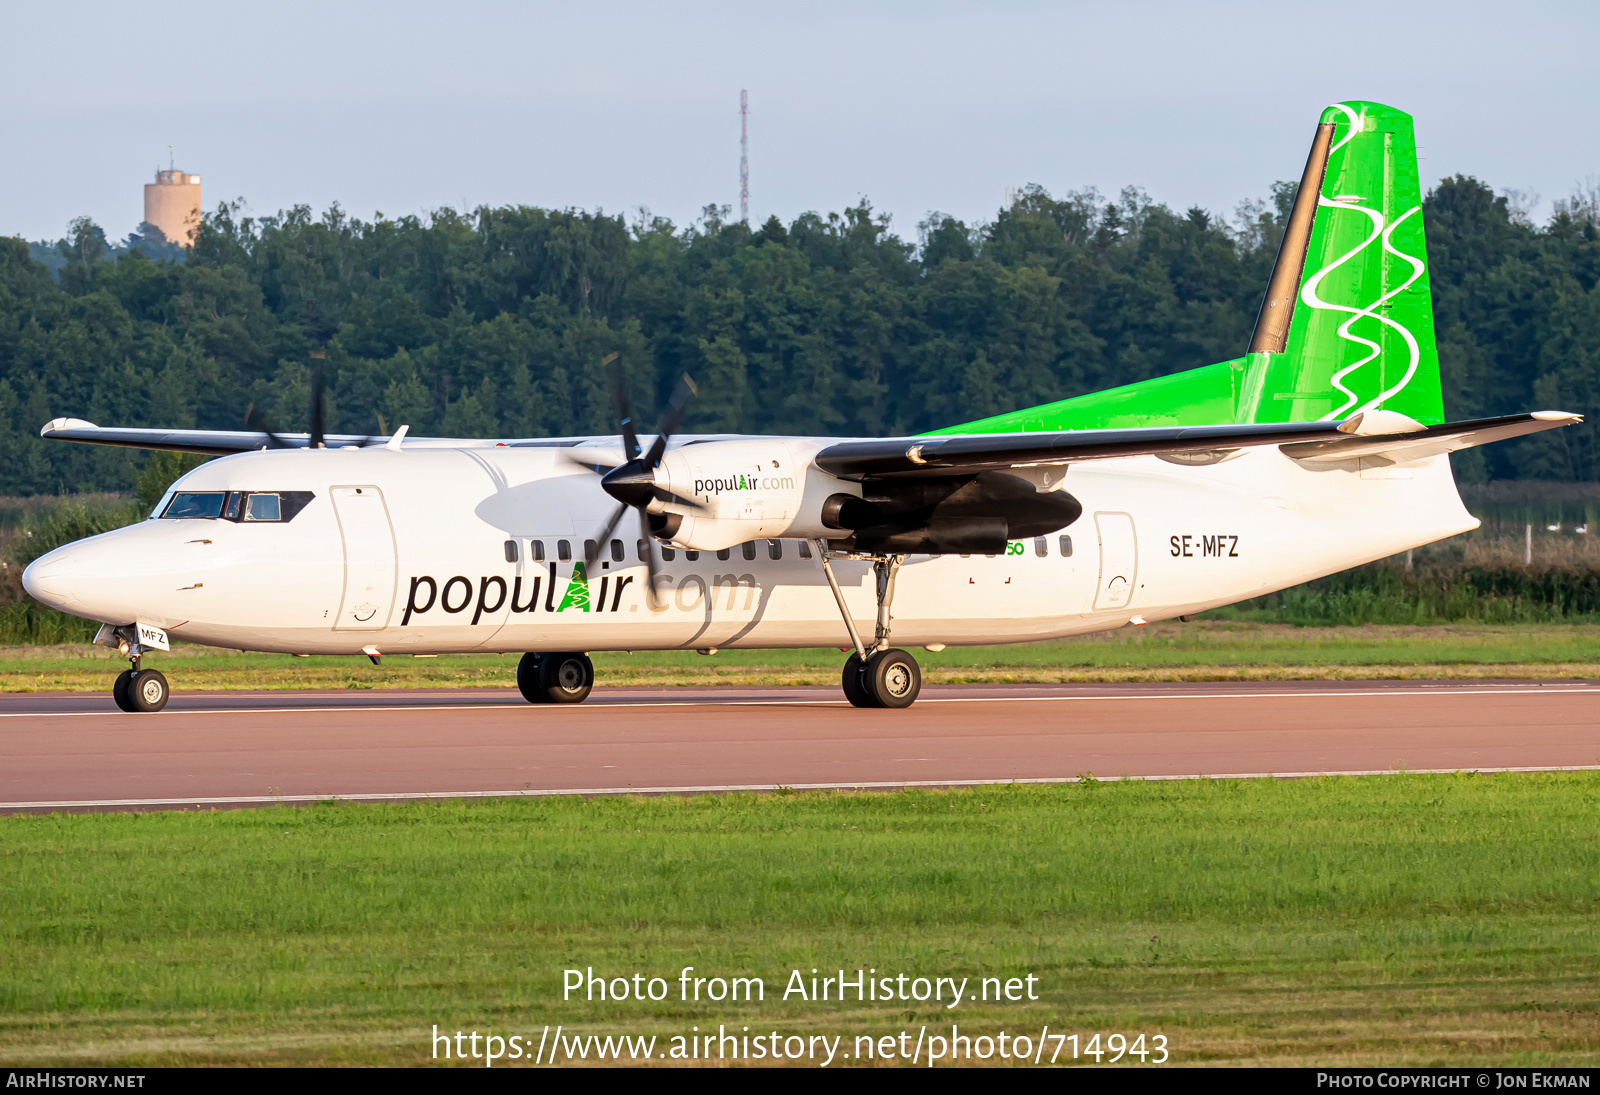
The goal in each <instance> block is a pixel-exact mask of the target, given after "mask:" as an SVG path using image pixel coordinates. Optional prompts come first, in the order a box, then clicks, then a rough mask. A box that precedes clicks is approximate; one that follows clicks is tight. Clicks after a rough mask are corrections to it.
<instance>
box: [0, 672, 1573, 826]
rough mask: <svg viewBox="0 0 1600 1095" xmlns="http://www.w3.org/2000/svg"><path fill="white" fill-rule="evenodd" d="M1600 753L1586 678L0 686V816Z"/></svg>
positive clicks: (1463, 765) (1567, 760) (1563, 759)
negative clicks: (261, 688) (891, 698)
mask: <svg viewBox="0 0 1600 1095" xmlns="http://www.w3.org/2000/svg"><path fill="white" fill-rule="evenodd" d="M1590 767H1600V681H1596V682H1581V681H1580V682H1545V683H1542V684H1539V683H1529V682H1503V683H1501V682H1488V683H1484V682H1461V681H1395V682H1370V681H1351V682H1321V681H1318V682H1292V681H1291V682H1272V683H1249V684H1242V683H1221V684H1132V685H978V686H955V685H950V686H929V687H927V688H925V689H924V690H923V693H922V697H921V699H919V700H918V702H917V704H916V705H915V706H914V707H912V708H910V709H909V710H905V711H880V710H857V709H855V708H852V707H850V706H849V705H848V704H846V703H845V702H844V700H843V698H842V697H841V695H840V693H839V691H838V690H837V689H834V688H807V687H793V688H761V689H749V688H673V689H638V688H617V689H597V690H596V691H595V693H594V694H593V696H592V697H591V698H590V699H589V701H588V702H586V703H583V704H580V705H576V706H564V705H541V706H534V705H530V704H527V703H524V702H523V701H522V699H521V697H520V696H518V695H517V693H516V692H515V691H513V690H505V689H484V690H473V691H466V690H442V691H412V690H400V691H387V692H360V693H350V692H345V691H340V692H232V693H188V694H182V693H180V694H176V695H175V696H174V697H173V700H172V703H171V704H170V705H169V706H168V708H167V709H166V710H165V711H163V712H160V713H158V714H153V715H152V714H126V713H123V712H121V711H118V710H116V708H115V707H114V706H113V704H112V702H111V697H110V696H109V695H105V694H90V693H30V694H20V695H19V694H11V695H5V696H0V811H7V812H16V811H19V810H26V811H38V810H52V809H66V810H94V809H101V810H104V809H163V808H166V809H171V808H189V809H192V808H195V807H202V808H205V807H211V806H248V805H252V804H258V803H270V802H274V801H282V802H307V801H314V800H317V799H324V798H341V799H357V800H361V799H368V800H371V799H416V798H450V797H478V796H487V795H516V794H550V793H585V794H605V793H619V792H627V791H635V792H649V793H664V792H686V791H702V790H736V789H770V788H774V787H780V786H786V787H794V788H808V787H903V786H917V785H943V786H954V785H963V784H974V783H998V782H1006V781H1014V780H1015V781H1030V782H1032V781H1055V780H1063V779H1071V778H1075V777H1078V776H1080V775H1082V774H1084V773H1093V774H1094V775H1095V776H1096V777H1098V778H1107V777H1130V776H1132V777H1146V778H1180V777H1187V776H1249V775H1308V774H1317V773H1375V772H1386V771H1400V770H1405V771H1456V770H1479V771H1488V770H1503V769H1545V768H1590Z"/></svg>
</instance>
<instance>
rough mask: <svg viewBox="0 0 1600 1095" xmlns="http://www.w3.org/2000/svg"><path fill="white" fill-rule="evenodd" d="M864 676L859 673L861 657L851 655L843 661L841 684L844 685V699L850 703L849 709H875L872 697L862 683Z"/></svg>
mask: <svg viewBox="0 0 1600 1095" xmlns="http://www.w3.org/2000/svg"><path fill="white" fill-rule="evenodd" d="M864 676H865V674H864V673H863V672H862V671H861V656H860V655H859V654H852V655H850V657H849V658H847V659H846V660H845V663H844V674H843V677H842V680H841V681H840V683H841V684H843V685H844V698H845V699H847V700H849V701H850V706H851V707H876V706H878V705H877V704H876V703H874V702H872V696H871V694H870V693H868V692H867V686H866V685H865V684H863V683H862V678H863V677H864Z"/></svg>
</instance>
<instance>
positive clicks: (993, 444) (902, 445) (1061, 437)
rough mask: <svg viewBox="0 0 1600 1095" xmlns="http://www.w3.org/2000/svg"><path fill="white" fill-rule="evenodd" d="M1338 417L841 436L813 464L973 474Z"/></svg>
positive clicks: (1277, 436)
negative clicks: (878, 437)
mask: <svg viewBox="0 0 1600 1095" xmlns="http://www.w3.org/2000/svg"><path fill="white" fill-rule="evenodd" d="M1339 427H1340V423H1338V422H1272V423H1249V424H1246V425H1239V426H1157V427H1149V428H1138V429H1117V430H1059V431H1055V430H1041V431H1037V432H1033V433H981V434H955V435H950V436H935V437H896V438H884V439H882V440H861V441H841V442H839V443H838V444H835V445H829V446H828V447H827V448H825V449H823V450H822V451H821V452H819V453H817V457H816V462H817V466H818V467H820V468H821V469H822V470H824V471H827V472H831V473H833V474H834V475H838V476H841V477H843V478H846V479H855V478H861V477H865V476H941V475H944V476H947V475H968V474H970V475H976V474H977V473H979V472H983V471H1003V470H1004V469H1006V468H1019V467H1030V466H1036V465H1040V464H1073V463H1077V462H1079V461H1081V460H1112V459H1115V458H1117V457H1120V456H1161V455H1166V454H1173V453H1209V452H1216V451H1218V450H1230V449H1239V448H1246V447H1249V446H1256V445H1281V444H1285V443H1290V442H1301V443H1305V442H1310V443H1316V442H1319V441H1325V440H1331V439H1334V438H1340V437H1343V436H1344V434H1343V433H1341V432H1340V429H1339Z"/></svg>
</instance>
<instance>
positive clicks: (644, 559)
mask: <svg viewBox="0 0 1600 1095" xmlns="http://www.w3.org/2000/svg"><path fill="white" fill-rule="evenodd" d="M634 550H635V551H637V552H638V554H639V561H640V562H641V563H648V562H649V561H650V544H649V542H648V541H646V540H645V539H644V537H642V536H641V537H640V538H639V543H638V544H637V545H636V546H635V548H634Z"/></svg>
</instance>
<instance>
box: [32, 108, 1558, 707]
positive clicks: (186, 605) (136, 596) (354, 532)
mask: <svg viewBox="0 0 1600 1095" xmlns="http://www.w3.org/2000/svg"><path fill="white" fill-rule="evenodd" d="M318 387H319V390H318V392H317V397H316V398H315V399H314V411H313V424H314V425H313V429H312V432H311V434H310V435H309V436H308V435H299V436H290V437H280V436H276V435H271V434H265V435H264V434H261V433H213V432H207V431H204V430H172V431H164V430H147V429H109V428H102V427H99V426H95V425H93V424H91V423H88V422H84V421H81V420H79V419H70V418H68V419H56V420H55V421H52V422H51V423H50V424H49V425H47V426H46V427H45V428H44V429H43V431H42V433H43V435H44V436H45V437H47V438H59V439H62V440H67V441H81V442H89V443H93V444H106V445H125V446H132V447H137V448H148V449H168V450H172V451H176V452H188V453H203V454H207V455H213V456H222V457H223V459H220V460H214V461H211V462H209V463H207V464H205V465H203V466H201V467H200V468H198V469H196V470H195V471H192V472H190V473H189V474H188V475H186V476H184V477H183V478H181V479H180V480H178V481H177V482H176V483H175V484H173V486H172V488H171V490H170V491H168V493H167V495H166V497H164V498H163V499H162V500H161V503H160V504H159V505H158V506H157V507H156V509H155V511H154V512H153V513H152V514H151V516H150V519H149V520H146V521H143V522H141V523H139V524H137V525H133V526H130V527H128V528H124V529H119V530H117V531H115V532H109V533H105V534H103V535H100V536H94V537H90V538H89V539H86V540H81V541H78V542H77V543H72V544H68V545H66V546H64V547H61V548H58V549H57V550H55V551H53V552H51V553H49V554H48V555H45V556H43V557H42V558H40V559H38V560H37V561H35V562H34V563H33V564H32V565H31V566H30V567H28V569H27V571H26V573H25V574H24V576H23V583H24V585H25V586H26V587H27V590H28V592H29V593H31V594H32V595H33V596H34V597H35V598H37V599H38V600H40V601H42V602H44V603H45V604H48V605H52V606H54V607H56V608H59V609H62V610H63V611H66V612H70V613H73V614H75V615H79V616H84V617H88V618H90V619H95V620H99V621H101V622H102V623H103V624H104V625H105V626H104V627H102V628H101V630H100V634H99V636H98V637H97V638H96V641H97V642H100V643H104V644H106V645H109V646H113V647H116V648H117V649H118V650H120V651H122V652H123V653H124V654H126V655H127V657H128V658H129V659H130V661H131V668H130V669H129V670H128V671H127V672H124V673H122V674H121V675H120V676H118V678H117V680H116V684H115V686H114V688H113V694H114V696H115V698H116V701H117V704H118V705H119V706H120V707H122V708H123V709H124V710H130V711H154V710H159V709H160V708H161V707H162V706H163V705H164V704H165V703H166V700H167V682H166V679H165V678H164V677H163V676H162V675H161V674H160V673H159V672H157V671H156V670H154V669H141V668H140V656H141V655H142V654H143V653H145V652H146V651H147V650H150V649H152V648H159V649H166V648H167V643H168V637H169V636H171V637H173V638H177V639H181V640H183V641H185V642H192V643H203V644H210V645H214V646H224V647H237V648H245V649H251V650H266V651H281V652H287V653H294V654H352V655H354V654H363V653H364V654H366V655H367V656H369V657H371V658H373V659H374V660H376V659H377V658H378V657H379V656H380V655H382V654H393V655H400V654H441V653H462V652H475V651H481V652H499V653H505V652H522V653H523V654H524V657H523V659H522V663H521V665H520V666H519V670H518V675H517V679H518V683H519V684H520V685H521V688H522V692H523V695H525V696H526V697H527V698H528V699H529V700H531V701H534V702H541V703H542V702H557V703H572V702H578V701H580V700H582V699H583V698H584V697H585V696H587V695H588V693H589V689H590V687H591V685H592V683H593V679H594V670H593V666H592V665H591V663H590V661H589V658H588V657H587V655H586V654H585V653H583V652H585V651H592V650H650V649H680V648H691V649H699V650H701V651H702V652H709V651H712V650H714V649H715V648H733V647H802V646H829V645H842V644H844V643H846V642H848V644H849V646H852V647H854V652H853V653H851V654H850V656H849V658H848V659H847V660H846V661H845V665H844V677H843V680H844V692H845V695H846V697H848V698H849V700H850V702H851V703H853V704H855V705H856V706H859V707H906V706H909V705H910V704H911V703H912V702H913V701H914V700H915V699H916V696H917V692H918V690H919V688H920V674H919V670H918V668H917V663H916V661H915V659H914V658H913V657H912V656H911V655H910V654H909V653H907V652H906V651H905V650H903V649H900V648H897V647H894V646H892V645H891V642H898V643H901V644H904V645H907V646H910V645H918V644H920V645H924V646H926V647H927V648H929V649H930V650H938V649H941V648H942V647H943V646H944V645H946V644H955V643H1011V642H1026V641H1030V640H1036V639H1046V638H1052V637H1057V636H1064V635H1076V634H1082V633H1085V632H1093V631H1102V630H1106V629H1108V628H1116V627H1122V626H1125V625H1128V624H1130V623H1131V624H1142V623H1146V622H1149V621H1152V620H1162V619H1169V618H1172V617H1180V616H1187V615H1189V614H1191V613H1195V612H1200V611H1202V610H1204V609H1208V608H1214V607H1217V606H1219V605H1225V604H1228V603H1230V602H1233V601H1238V600H1242V599H1245V598H1249V597H1254V596H1258V595H1260V594H1262V593H1266V592H1269V591H1272V590H1277V589H1282V588H1284V587H1286V586H1291V585H1294V584H1296V583H1299V582H1303V581H1306V580H1308V579H1310V578H1315V577H1318V576H1321V575H1325V574H1329V573H1332V572H1334V571H1338V570H1343V569H1345V568H1347V567H1351V566H1354V565H1356V564H1359V563H1364V562H1368V561H1370V560H1373V559H1379V558H1382V557H1384V556H1387V555H1392V554H1394V553H1396V552H1399V551H1403V550H1405V549H1407V548H1411V547H1415V546H1417V545H1420V544H1426V543H1429V542H1430V541H1433V540H1438V539H1441V538H1442V537H1446V536H1450V535H1453V534H1455V533H1459V532H1464V531H1466V530H1468V529H1472V528H1475V527H1476V526H1477V524H1478V522H1477V521H1476V520H1475V519H1474V518H1473V517H1472V516H1471V515H1470V514H1468V513H1467V511H1466V510H1465V509H1464V508H1463V506H1462V504H1461V499H1460V496H1459V495H1458V494H1457V492H1456V487H1455V482H1454V479H1453V478H1452V476H1451V472H1450V464H1449V459H1448V455H1447V454H1448V453H1450V452H1451V451H1454V450H1456V449H1461V448H1466V447H1469V446H1473V445H1481V444H1484V443H1486V442H1489V441H1495V440H1498V439H1501V438H1507V437H1514V436H1517V435H1519V434H1526V433H1531V432H1534V431H1536V430H1544V429H1550V428H1553V427H1556V426H1562V425H1567V424H1570V423H1573V422H1576V421H1578V416H1576V415H1572V414H1565V413H1561V412H1557V411H1536V412H1533V413H1530V414H1520V415H1511V416H1507V417H1503V418H1493V419H1485V420H1481V421H1474V422H1457V423H1445V422H1444V410H1443V404H1442V400H1441V393H1440V383H1439V366H1438V355H1437V352H1436V350H1435V346H1434V335H1433V313H1432V305H1431V302H1430V299H1429V286H1428V267H1427V260H1426V257H1425V251H1424V246H1423V227H1422V195H1421V191H1420V184H1419V180H1418V175H1417V160H1416V144H1415V139H1414V137H1413V133H1412V123H1411V118H1410V116H1409V115H1407V114H1404V113H1402V112H1401V111H1398V110H1395V109H1393V108H1391V107H1386V106H1381V105H1379V104H1377V103H1367V102H1347V103H1337V104H1335V105H1333V106H1331V107H1329V108H1328V109H1327V110H1325V111H1324V112H1323V114H1322V118H1321V120H1320V122H1319V124H1318V125H1317V128H1316V134H1315V137H1314V139H1313V141H1312V145H1311V154H1310V157H1309V158H1308V159H1307V161H1306V165H1305V173H1304V175H1303V176H1302V179H1301V183H1300V189H1299V192H1298V195H1297V197H1296V199H1295V202H1294V206H1293V209H1292V212H1291V214H1290V217H1289V223H1288V229H1287V231H1286V232H1285V235H1284V239H1283V243H1282V245H1281V247H1280V249H1279V251H1278V257H1277V262H1276V264H1275V266H1274V268H1273V271H1272V276H1271V280H1270V281H1269V283H1268V285H1267V288H1266V293H1265V298H1264V300H1263V302H1262V305H1261V311H1260V315H1259V318H1258V319H1257V321H1256V327H1255V332H1254V334H1253V336H1252V337H1251V339H1250V344H1249V347H1248V349H1247V351H1246V353H1245V355H1244V356H1243V357H1240V358H1237V359H1235V360H1232V361H1224V362H1221V363H1219V364H1216V365H1210V366H1206V367H1204V368H1199V369H1194V370H1191V371H1188V372H1183V373H1177V374H1174V375H1171V376H1165V377H1160V378H1157V379H1154V380H1147V381H1143V382H1141V383H1137V384H1130V385H1127V386H1126V387H1121V388H1115V389H1112V390H1109V391H1105V392H1100V393H1097V394H1094V395H1088V396H1082V397H1079V398H1076V399H1068V400H1064V401H1062V402H1059V403H1053V404H1049V405H1047V406H1042V407H1035V408H1032V409H1029V410H1022V411H1017V412H1014V413H1011V414H1005V415H1000V416H999V417H995V418H989V419H985V420H983V421H980V422H972V423H968V424H966V425H962V426H953V427H950V428H948V429H944V430H939V431H935V432H934V433H931V434H928V435H924V436H918V437H894V438H873V439H856V438H849V439H842V438H828V437H772V436H762V437H750V436H680V437H672V436H671V434H672V432H673V424H674V423H675V422H676V419H677V416H678V414H679V413H680V412H681V410H682V409H683V402H684V398H686V396H687V392H686V390H685V389H682V388H680V390H679V392H678V394H677V396H675V397H674V400H673V404H672V407H671V409H670V410H669V412H668V414H667V421H666V422H665V423H664V424H663V426H662V428H661V431H660V432H659V433H658V434H657V435H656V436H655V437H654V438H653V439H649V445H648V448H645V447H644V444H643V442H641V440H640V439H639V438H638V437H637V435H636V433H635V431H634V428H633V425H632V422H631V419H630V417H629V414H628V409H627V403H626V400H625V399H624V398H622V387H621V385H620V384H618V385H617V386H616V387H617V393H618V397H619V398H618V409H619V413H620V414H621V416H622V432H621V435H620V436H615V437H577V438H561V439H539V440H513V439H505V440H495V439H486V440H479V439H472V440H463V439H442V438H408V437H406V436H405V432H406V431H405V428H404V427H402V428H401V429H400V430H399V431H397V432H396V433H395V435H394V436H393V437H390V438H387V439H377V440H373V439H368V438H359V437H341V436H327V437H324V436H323V433H322V429H321V426H320V419H321V398H320V385H319V386H318ZM630 507H631V508H632V509H633V510H634V511H635V512H636V515H637V521H638V525H637V530H636V531H635V529H634V523H633V522H632V521H629V522H626V523H624V522H622V518H623V517H624V516H625V515H627V511H628V509H629V508H630ZM623 529H626V531H621V530H623Z"/></svg>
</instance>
